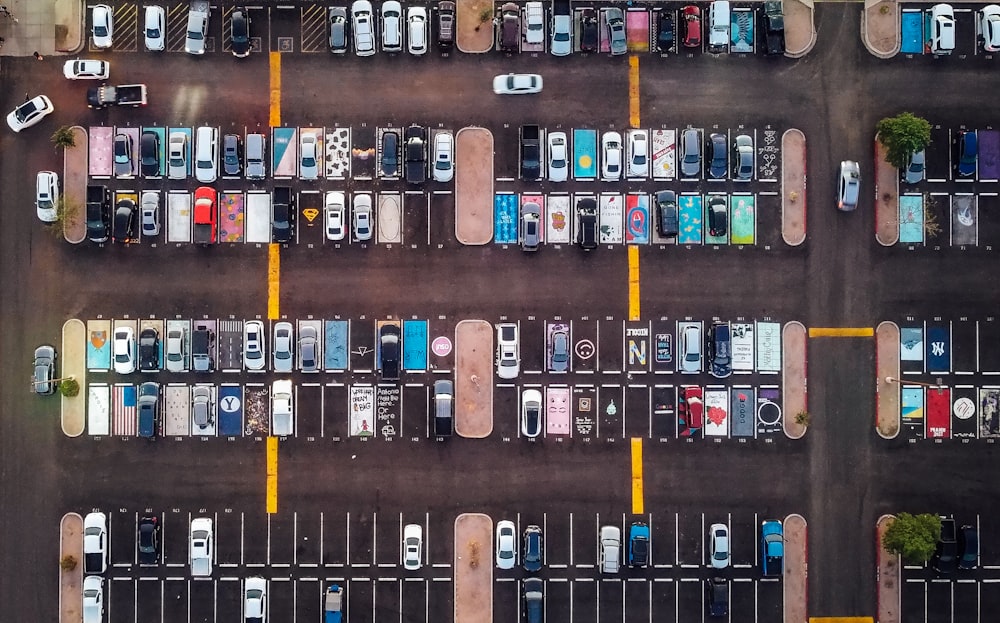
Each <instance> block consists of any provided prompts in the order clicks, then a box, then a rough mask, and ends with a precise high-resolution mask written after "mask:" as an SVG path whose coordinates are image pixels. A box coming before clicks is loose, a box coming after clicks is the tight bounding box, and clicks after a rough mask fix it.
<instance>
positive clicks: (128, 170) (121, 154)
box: [114, 133, 132, 177]
mask: <svg viewBox="0 0 1000 623" xmlns="http://www.w3.org/2000/svg"><path fill="white" fill-rule="evenodd" d="M114 163H115V167H114V168H115V177H128V176H131V175H132V137H130V136H129V135H128V134H122V133H119V134H115V141H114Z"/></svg>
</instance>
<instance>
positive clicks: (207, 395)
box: [191, 385, 215, 430]
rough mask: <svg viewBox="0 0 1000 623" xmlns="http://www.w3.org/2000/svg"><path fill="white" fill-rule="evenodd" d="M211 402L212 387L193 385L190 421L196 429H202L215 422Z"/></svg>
mask: <svg viewBox="0 0 1000 623" xmlns="http://www.w3.org/2000/svg"><path fill="white" fill-rule="evenodd" d="M213 407H214V405H213V404H212V388H211V387H210V386H208V385H195V386H194V387H193V388H191V421H192V422H194V426H195V428H196V429H198V430H204V429H206V428H208V427H209V426H211V425H212V424H214V423H215V409H214V408H213Z"/></svg>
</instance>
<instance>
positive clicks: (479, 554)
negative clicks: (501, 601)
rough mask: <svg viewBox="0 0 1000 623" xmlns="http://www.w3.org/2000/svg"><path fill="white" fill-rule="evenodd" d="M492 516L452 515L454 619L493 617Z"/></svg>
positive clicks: (474, 621) (476, 622) (475, 622)
mask: <svg viewBox="0 0 1000 623" xmlns="http://www.w3.org/2000/svg"><path fill="white" fill-rule="evenodd" d="M492 553H493V520H492V519H490V516H489V515H484V514H482V513H463V514H461V515H459V516H458V517H457V518H456V519H455V560H454V567H453V568H454V569H455V613H454V614H455V623H491V621H493V558H492Z"/></svg>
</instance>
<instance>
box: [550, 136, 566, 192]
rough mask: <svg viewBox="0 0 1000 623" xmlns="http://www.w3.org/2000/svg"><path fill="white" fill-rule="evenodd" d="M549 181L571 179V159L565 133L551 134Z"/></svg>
mask: <svg viewBox="0 0 1000 623" xmlns="http://www.w3.org/2000/svg"><path fill="white" fill-rule="evenodd" d="M548 140H549V181H550V182H565V181H566V180H567V179H569V157H568V154H567V148H566V145H567V143H566V133H565V132H549V139H548Z"/></svg>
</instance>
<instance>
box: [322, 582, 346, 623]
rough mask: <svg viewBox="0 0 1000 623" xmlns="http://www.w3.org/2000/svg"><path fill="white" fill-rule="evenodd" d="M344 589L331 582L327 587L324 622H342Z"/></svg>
mask: <svg viewBox="0 0 1000 623" xmlns="http://www.w3.org/2000/svg"><path fill="white" fill-rule="evenodd" d="M343 603H344V589H343V588H341V587H340V586H339V585H337V584H331V585H330V586H329V587H327V589H326V601H325V602H324V604H323V623H341V622H342V621H343V620H344V613H343Z"/></svg>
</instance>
